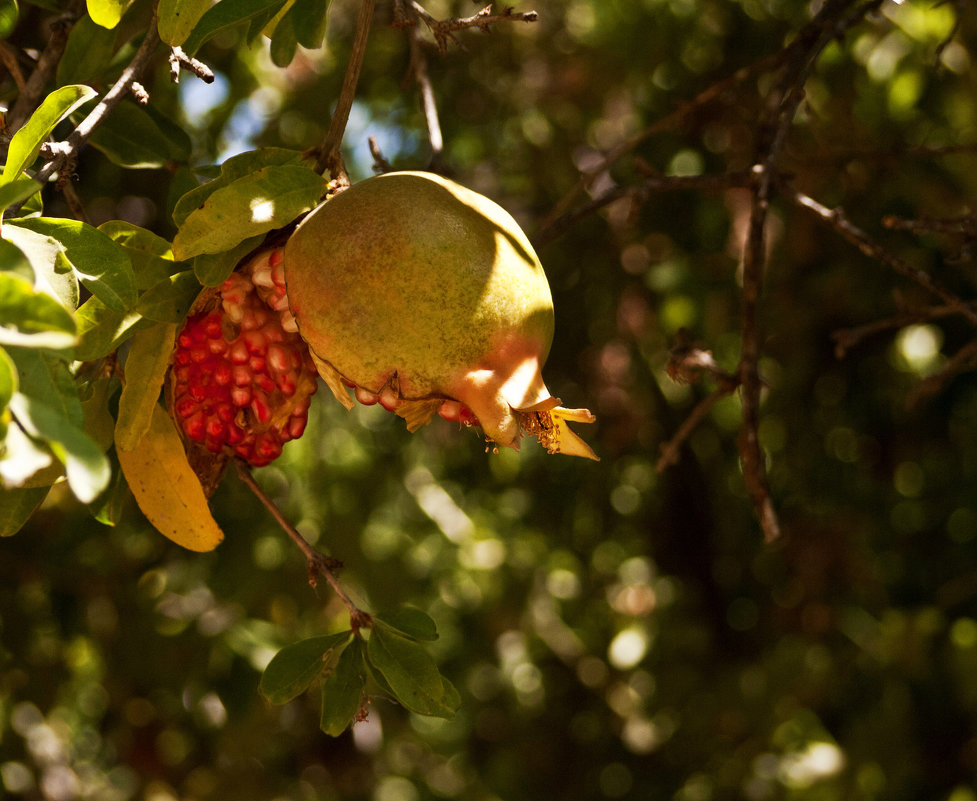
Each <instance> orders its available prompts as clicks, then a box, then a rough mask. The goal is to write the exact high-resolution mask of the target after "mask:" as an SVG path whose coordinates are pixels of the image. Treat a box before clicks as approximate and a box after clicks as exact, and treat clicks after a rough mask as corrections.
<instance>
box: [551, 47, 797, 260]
mask: <svg viewBox="0 0 977 801" xmlns="http://www.w3.org/2000/svg"><path fill="white" fill-rule="evenodd" d="M786 56H787V52H786V51H784V50H781V51H778V52H777V53H774V54H773V55H770V56H766V57H765V58H762V59H760V60H759V61H755V62H754V63H753V64H749V65H748V66H746V67H743V68H741V69H739V70H737V71H736V72H734V73H733V74H732V75H731V76H729V77H728V78H726V79H724V80H722V81H719V82H718V83H714V84H713V85H712V86H710V87H709V88H708V89H705V90H704V91H702V92H700V93H699V94H698V95H696V96H695V97H694V98H692V100H690V101H689V102H687V103H684V104H682V105H681V106H680V107H679V108H677V109H675V111H673V112H671V113H670V114H668V115H666V116H665V117H662V118H661V119H659V120H656V121H655V122H653V123H652V124H651V125H648V126H647V127H645V128H643V129H642V130H640V131H638V132H637V133H636V134H634V136H632V137H630V138H628V139H626V140H624V141H623V142H619V143H618V144H617V145H615V146H614V147H612V148H611V149H610V150H608V151H607V153H606V154H605V155H604V157H603V158H602V159H601V160H600V161H599V162H598V163H597V164H595V165H592V166H588V167H587V169H586V170H585V171H584V172H583V173H582V174H581V176H580V178H579V180H578V181H577V183H576V184H574V185H573V186H572V187H571V188H570V189H569V190H568V191H567V193H566V194H565V195H564V196H563V197H562V198H560V200H559V201H558V202H557V203H556V205H555V206H554V207H553V210H552V211H551V212H550V213H549V215H547V217H546V218H545V219H544V220H543V222H542V223H540V226H539V229H538V233H537V235H536V236H537V238H543V239H545V240H546V241H548V240H549V239H552V236H550V235H549V231H548V229H549V228H550V226H552V225H555V224H556V223H557V220H559V219H561V218H562V217H563V216H564V215H566V214H567V213H568V212H569V209H570V206H571V205H572V204H573V202H574V200H576V198H577V197H578V196H579V195H580V194H581V193H582V192H583V191H584V190H585V189H586V188H587V187H588V186H590V184H591V183H592V182H593V180H594V179H595V178H596V177H597V176H599V175H600V174H601V173H603V172H604V171H605V170H607V169H609V168H610V167H611V165H613V164H614V163H616V162H617V161H618V160H620V159H621V158H622V157H624V156H625V155H627V154H628V153H630V152H631V151H632V150H634V149H635V148H636V147H637V146H638V145H640V144H641V143H642V142H644V141H645V140H646V139H649V138H650V137H652V136H654V135H655V134H656V133H661V132H663V131H667V130H671V129H672V128H674V127H675V126H676V125H678V124H679V123H681V122H682V121H683V120H685V118H686V117H688V116H690V115H691V114H692V113H693V112H694V111H697V110H698V109H701V108H703V107H704V106H706V105H708V104H710V103H712V102H714V101H716V100H718V99H720V98H722V97H725V96H727V95H728V94H729V93H730V92H731V91H732V90H733V89H734V88H735V87H737V86H739V85H741V84H743V83H745V82H747V81H750V80H751V79H753V78H755V77H757V76H759V75H762V74H763V73H765V72H769V71H770V70H772V69H775V68H776V67H778V66H779V65H780V64H782V63H783V61H784V59H785V58H786Z"/></svg>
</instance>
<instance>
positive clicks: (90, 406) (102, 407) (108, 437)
mask: <svg viewBox="0 0 977 801" xmlns="http://www.w3.org/2000/svg"><path fill="white" fill-rule="evenodd" d="M118 388H119V379H117V378H115V377H114V376H113V377H109V376H101V377H100V378H96V379H95V380H94V381H91V382H89V383H88V384H86V385H84V386H83V387H82V388H81V389H80V390H79V393H78V394H79V396H81V411H82V414H83V415H84V417H85V431H86V432H87V434H88V435H89V436H90V437H91V438H92V439H93V440H95V444H96V445H98V447H99V448H100V449H101V450H102V453H105V452H106V451H107V450H108V449H109V448H111V447H112V443H113V442H114V441H115V418H114V417H113V416H112V412H111V410H110V409H109V401H110V400H111V399H112V396H113V395H114V394H115V391H116V390H117V389H118Z"/></svg>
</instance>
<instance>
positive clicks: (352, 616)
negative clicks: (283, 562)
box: [234, 459, 372, 630]
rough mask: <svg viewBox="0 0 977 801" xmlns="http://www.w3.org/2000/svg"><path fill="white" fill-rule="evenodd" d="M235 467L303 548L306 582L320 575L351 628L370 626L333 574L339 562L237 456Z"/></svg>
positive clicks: (362, 612) (338, 566)
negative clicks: (313, 541) (280, 505)
mask: <svg viewBox="0 0 977 801" xmlns="http://www.w3.org/2000/svg"><path fill="white" fill-rule="evenodd" d="M234 467H235V468H236V469H237V474H238V476H239V477H240V479H241V481H243V482H244V483H245V485H247V487H248V489H250V490H251V492H253V493H254V495H255V497H256V498H257V499H258V500H259V501H261V503H262V504H264V506H265V508H266V509H267V510H268V511H269V512H271V516H272V517H274V518H275V520H276V521H277V522H278V525H280V526H281V527H282V529H283V530H284V531H285V533H286V534H288V536H289V537H290V538H291V540H292V542H294V543H295V544H296V545H297V546H298V548H299V550H300V551H302V553H303V555H304V556H305V559H306V561H307V562H308V565H309V583H310V584H311V585H312V586H313V587H315V585H316V580H315V577H316V576H317V575H320V576H323V577H324V578H325V579H326V581H327V582H329V586H330V587H332V589H333V591H334V592H335V593H336V595H338V596H339V599H340V600H341V601H342V602H343V604H344V605H345V606H346V608H347V609H348V610H349V620H350V624H351V625H352V627H353V629H354V630H355V629H360V628H363V627H366V626H369V625H370V624H371V622H372V618H371V617H370V615H369V614H368V613H367V612H364V611H363V610H362V609H360V608H359V607H358V606H357V605H356V604H355V603H354V602H353V599H352V598H350V597H349V595H347V593H346V591H345V590H344V589H343V587H342V585H341V584H340V583H339V579H338V578H336V573H335V570H336V569H338V568H340V567H342V562H340V561H338V560H336V559H333V558H332V557H330V556H326V555H325V554H323V553H321V552H320V551H318V550H316V549H315V548H314V547H313V546H312V544H311V543H310V542H309V541H308V540H307V539H305V537H303V536H302V535H301V534H300V533H299V531H298V529H296V528H295V526H293V525H292V524H291V523H289V522H288V519H287V518H286V517H285V515H284V514H283V513H282V511H281V509H279V508H278V506H277V505H276V504H275V502H274V501H273V500H272V499H271V497H270V496H269V495H268V493H266V492H265V491H264V489H263V488H262V487H261V485H260V484H259V483H258V482H257V481H255V479H254V476H253V475H251V469H250V468H249V467H248V466H247V465H246V464H245V463H244V462H242V461H241V460H240V459H235V460H234Z"/></svg>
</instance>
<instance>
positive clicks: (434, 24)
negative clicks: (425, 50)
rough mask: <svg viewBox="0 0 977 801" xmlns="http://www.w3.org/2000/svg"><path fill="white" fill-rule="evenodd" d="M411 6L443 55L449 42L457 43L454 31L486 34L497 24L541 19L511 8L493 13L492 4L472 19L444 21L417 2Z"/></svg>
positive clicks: (532, 14) (410, 0)
mask: <svg viewBox="0 0 977 801" xmlns="http://www.w3.org/2000/svg"><path fill="white" fill-rule="evenodd" d="M409 5H410V8H411V10H412V11H413V12H414V13H415V14H416V15H417V17H419V18H420V19H422V20H423V21H424V24H425V25H427V27H428V28H430V30H431V33H432V34H434V40H435V41H436V42H437V44H438V50H439V51H441V53H442V54H443V53H446V52H447V50H448V42H449V41H452V42H455V43H457V41H458V40H457V39H455V37H454V36H452V32H453V31H461V30H465V29H466V28H478V29H479V30H481V31H484V32H485V33H488V32H489V25H491V24H493V23H496V22H536V21H537V20H538V19H539V14H537V13H536V12H535V11H513V10H512V9H511V8H506V9H505V11H503V12H502V13H501V14H493V13H492V5H491V3H490V4H489V5H487V6H485V8H483V9H482V10H481V11H479V12H478V13H477V14H473V15H472V16H470V17H459V18H455V19H444V20H438V19H435V18H434V17H432V16H431V15H430V14H429V13H428V12H427V10H426V9H425V8H424V6H422V5H421V4H420V3H418V2H416V0H409ZM400 24H401V25H403V24H406V25H411V26H416V23H415V22H414V21H413V20H411V21H406V22H404V21H401V22H400Z"/></svg>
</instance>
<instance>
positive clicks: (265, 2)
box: [183, 0, 281, 55]
mask: <svg viewBox="0 0 977 801" xmlns="http://www.w3.org/2000/svg"><path fill="white" fill-rule="evenodd" d="M276 5H281V0H220V2H219V3H217V4H216V5H214V6H211V7H210V8H209V9H208V10H207V12H206V13H205V14H204V15H203V16H202V17H201V18H200V22H198V23H197V26H196V27H195V28H194V29H193V32H192V33H191V34H190V36H189V37H187V40H186V41H185V42H184V43H183V49H184V50H185V51H186V52H187V53H189V54H190V55H193V54H194V53H196V52H197V48H199V47H200V45H202V44H203V43H204V42H206V41H207V40H208V39H209V38H210V37H211V36H214V35H215V34H217V33H219V32H220V31H223V30H226V29H227V28H230V27H233V26H234V25H237V24H238V23H239V22H244V21H245V20H249V19H251V18H252V17H256V16H258V15H259V14H261V13H263V12H264V11H265V10H266V9H268V8H270V7H271V6H276Z"/></svg>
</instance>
